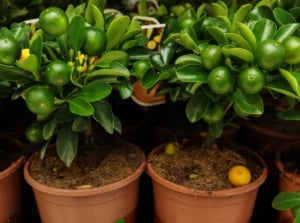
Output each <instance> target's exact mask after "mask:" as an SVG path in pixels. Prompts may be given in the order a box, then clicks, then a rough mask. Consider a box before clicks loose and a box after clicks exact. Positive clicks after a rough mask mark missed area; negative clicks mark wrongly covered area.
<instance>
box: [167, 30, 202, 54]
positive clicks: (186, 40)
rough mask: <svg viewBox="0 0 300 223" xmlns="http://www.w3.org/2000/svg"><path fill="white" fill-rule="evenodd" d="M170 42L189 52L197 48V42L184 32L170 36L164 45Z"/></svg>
mask: <svg viewBox="0 0 300 223" xmlns="http://www.w3.org/2000/svg"><path fill="white" fill-rule="evenodd" d="M172 42H176V43H178V44H180V45H182V46H183V47H185V48H186V49H189V50H195V49H196V48H197V42H196V41H195V40H194V39H193V38H192V37H191V36H190V35H189V34H188V33H186V32H183V33H172V34H170V35H169V37H168V38H167V39H166V40H165V42H164V44H166V43H172Z"/></svg>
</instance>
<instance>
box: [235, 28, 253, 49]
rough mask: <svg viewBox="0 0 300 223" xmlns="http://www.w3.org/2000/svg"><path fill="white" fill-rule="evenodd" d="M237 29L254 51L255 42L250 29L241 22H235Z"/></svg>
mask: <svg viewBox="0 0 300 223" xmlns="http://www.w3.org/2000/svg"><path fill="white" fill-rule="evenodd" d="M237 27H238V30H239V31H240V32H241V34H242V36H243V37H244V38H245V40H247V41H248V43H249V45H250V46H251V48H252V50H253V51H254V50H255V49H256V46H257V41H256V37H255V35H254V33H253V31H252V30H251V28H250V27H249V26H248V25H247V24H245V23H241V22H237Z"/></svg>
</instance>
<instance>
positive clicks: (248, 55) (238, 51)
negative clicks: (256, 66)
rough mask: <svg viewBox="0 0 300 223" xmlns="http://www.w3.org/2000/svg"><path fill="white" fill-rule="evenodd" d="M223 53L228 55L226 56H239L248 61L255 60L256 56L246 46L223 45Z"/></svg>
mask: <svg viewBox="0 0 300 223" xmlns="http://www.w3.org/2000/svg"><path fill="white" fill-rule="evenodd" d="M222 53H223V54H224V55H225V56H226V57H235V58H239V59H241V60H244V61H246V62H253V61H254V56H253V53H252V52H251V51H249V50H246V49H244V48H240V47H233V48H230V47H223V48H222Z"/></svg>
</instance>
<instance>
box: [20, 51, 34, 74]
mask: <svg viewBox="0 0 300 223" xmlns="http://www.w3.org/2000/svg"><path fill="white" fill-rule="evenodd" d="M16 65H17V66H18V67H19V68H21V69H23V70H25V71H29V72H30V73H32V74H37V72H38V68H39V61H38V58H37V57H36V56H35V55H34V54H30V55H29V57H27V58H26V59H23V60H17V61H16Z"/></svg>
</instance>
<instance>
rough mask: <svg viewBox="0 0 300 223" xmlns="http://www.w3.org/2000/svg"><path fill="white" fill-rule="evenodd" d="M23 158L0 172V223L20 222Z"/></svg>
mask: <svg viewBox="0 0 300 223" xmlns="http://www.w3.org/2000/svg"><path fill="white" fill-rule="evenodd" d="M23 163H24V157H20V158H19V159H18V160H17V161H16V162H14V163H13V164H12V165H11V166H9V167H8V168H7V169H5V170H4V171H1V172H0V199H1V202H0V223H7V222H21V213H22V165H23Z"/></svg>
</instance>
